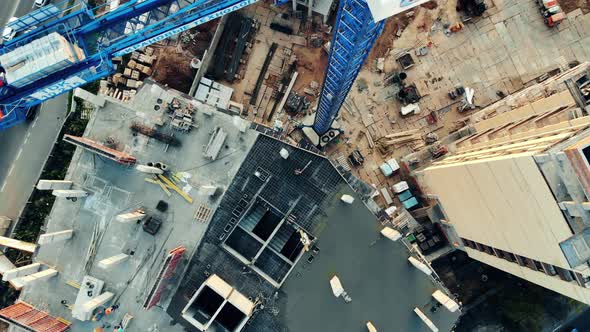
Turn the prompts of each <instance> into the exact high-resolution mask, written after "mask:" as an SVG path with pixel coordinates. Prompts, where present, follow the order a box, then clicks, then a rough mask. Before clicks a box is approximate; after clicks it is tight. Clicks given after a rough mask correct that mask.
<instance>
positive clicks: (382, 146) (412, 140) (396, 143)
mask: <svg viewBox="0 0 590 332" xmlns="http://www.w3.org/2000/svg"><path fill="white" fill-rule="evenodd" d="M375 145H376V146H377V148H378V149H379V152H381V153H382V154H384V155H386V154H389V153H391V152H393V151H394V150H395V149H399V148H401V147H404V146H408V147H410V148H411V149H412V150H414V151H417V150H419V149H421V148H422V147H424V146H425V144H424V141H423V140H422V135H421V134H420V131H419V130H418V129H412V130H407V131H402V132H399V133H394V134H388V135H385V136H383V137H381V138H379V139H378V140H377V141H376V142H375Z"/></svg>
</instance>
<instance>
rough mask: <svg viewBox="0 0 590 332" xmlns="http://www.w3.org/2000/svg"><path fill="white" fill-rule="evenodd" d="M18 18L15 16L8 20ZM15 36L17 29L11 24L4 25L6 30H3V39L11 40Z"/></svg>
mask: <svg viewBox="0 0 590 332" xmlns="http://www.w3.org/2000/svg"><path fill="white" fill-rule="evenodd" d="M16 20H18V17H14V16H13V17H11V18H10V19H9V20H8V23H11V22H14V21H16ZM8 23H7V24H8ZM14 36H16V30H14V29H13V28H11V27H9V26H6V27H4V30H3V31H2V39H3V40H4V41H9V40H11V39H12V38H14Z"/></svg>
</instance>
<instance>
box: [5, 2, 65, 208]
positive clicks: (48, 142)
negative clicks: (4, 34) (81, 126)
mask: <svg viewBox="0 0 590 332" xmlns="http://www.w3.org/2000/svg"><path fill="white" fill-rule="evenodd" d="M33 3H34V0H20V1H6V0H1V1H0V26H1V27H3V26H4V24H6V22H7V21H8V19H9V18H10V17H12V16H22V15H24V14H26V13H28V12H30V11H31V10H32V8H33ZM2 29H3V28H2ZM66 108H67V95H62V96H58V97H56V98H54V99H52V100H49V101H47V102H45V103H44V104H42V105H41V107H40V110H39V113H38V115H37V117H36V118H35V120H34V121H31V122H29V123H21V124H19V125H16V126H14V127H11V128H9V129H7V130H6V131H2V132H0V144H1V145H0V215H4V216H8V217H10V218H13V219H15V217H17V216H18V215H19V213H20V211H21V210H22V208H23V207H24V206H25V204H26V202H27V199H28V198H29V196H30V195H31V192H32V190H33V186H34V184H35V183H36V182H37V179H38V177H39V174H40V173H41V170H42V169H43V165H44V164H45V160H46V158H47V156H48V155H49V152H50V151H51V148H52V147H53V143H54V141H55V138H56V137H57V134H58V133H59V130H60V129H61V127H62V125H63V120H64V118H65V115H66V112H67V110H66Z"/></svg>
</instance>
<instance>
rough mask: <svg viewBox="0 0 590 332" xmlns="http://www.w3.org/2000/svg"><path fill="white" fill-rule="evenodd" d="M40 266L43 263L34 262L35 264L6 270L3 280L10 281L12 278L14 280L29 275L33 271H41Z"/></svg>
mask: <svg viewBox="0 0 590 332" xmlns="http://www.w3.org/2000/svg"><path fill="white" fill-rule="evenodd" d="M40 268H41V264H39V263H33V264H29V265H25V266H21V267H17V268H15V269H12V270H8V271H6V272H4V275H3V276H2V280H3V281H10V280H13V279H16V278H20V277H24V276H28V275H29V274H31V273H35V272H37V271H39V269H40Z"/></svg>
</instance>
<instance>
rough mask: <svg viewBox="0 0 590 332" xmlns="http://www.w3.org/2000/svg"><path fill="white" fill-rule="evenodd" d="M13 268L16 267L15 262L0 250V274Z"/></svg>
mask: <svg viewBox="0 0 590 332" xmlns="http://www.w3.org/2000/svg"><path fill="white" fill-rule="evenodd" d="M12 269H16V266H14V264H12V262H11V261H10V260H9V259H8V258H7V257H6V256H4V254H3V253H1V252H0V274H2V275H4V273H6V271H10V270H12Z"/></svg>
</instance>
